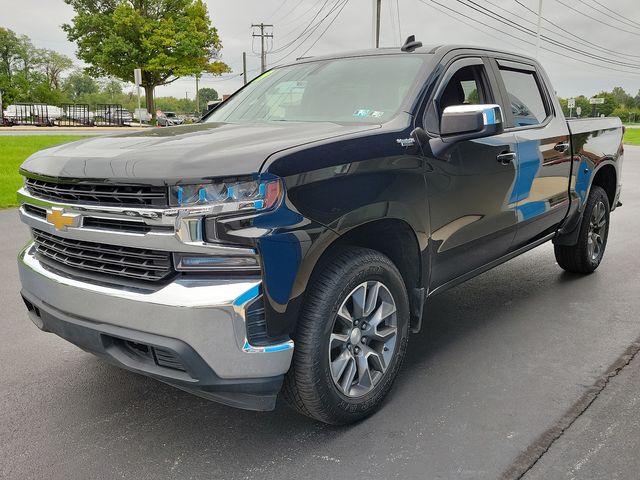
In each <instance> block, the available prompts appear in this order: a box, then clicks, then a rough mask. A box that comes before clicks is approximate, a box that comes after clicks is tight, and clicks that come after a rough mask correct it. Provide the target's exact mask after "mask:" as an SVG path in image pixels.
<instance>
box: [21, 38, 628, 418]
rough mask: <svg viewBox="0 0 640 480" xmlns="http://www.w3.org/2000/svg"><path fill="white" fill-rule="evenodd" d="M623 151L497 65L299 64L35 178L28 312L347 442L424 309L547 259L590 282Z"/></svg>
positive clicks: (139, 367)
mask: <svg viewBox="0 0 640 480" xmlns="http://www.w3.org/2000/svg"><path fill="white" fill-rule="evenodd" d="M622 134H623V128H622V125H621V123H620V120H619V119H617V118H597V119H583V120H568V121H567V120H566V119H565V118H564V116H563V114H562V110H561V109H560V105H559V104H558V101H557V99H556V97H555V95H554V89H553V87H552V86H551V84H550V82H549V80H548V78H547V76H546V74H545V72H544V70H543V69H542V68H541V67H540V65H539V64H538V63H537V62H536V61H535V60H533V59H531V58H528V57H525V56H521V55H518V54H514V53H507V52H501V51H494V50H488V49H483V48H476V47H466V46H435V47H426V46H422V45H421V44H420V43H419V42H415V41H409V42H408V43H406V44H405V45H404V46H403V47H402V48H397V49H395V48H394V49H377V50H371V51H360V52H353V53H345V54H341V55H333V56H325V57H321V58H304V59H299V60H298V61H296V62H295V63H293V64H290V65H286V66H282V67H277V68H273V69H272V70H269V71H267V72H266V73H264V74H263V75H261V76H259V77H257V78H256V79H255V80H253V81H252V82H250V83H249V84H248V85H246V86H245V87H244V88H242V89H241V90H239V91H238V92H236V93H235V94H234V95H233V96H232V97H231V98H229V99H228V100H227V101H225V102H223V103H222V104H221V105H219V106H218V107H217V108H215V109H214V110H213V111H212V112H211V113H209V114H208V116H207V117H206V118H204V119H203V120H202V122H200V123H198V124H195V125H189V126H180V127H170V128H165V129H148V130H146V131H140V132H128V133H124V134H119V135H115V136H109V137H100V138H94V139H88V140H83V141H80V142H75V143H71V144H67V145H63V146H58V147H54V148H50V149H47V150H43V151H41V152H38V153H36V154H35V155H33V156H32V157H30V158H29V159H28V160H27V161H26V162H25V163H24V164H23V165H22V167H21V173H22V175H24V177H25V181H24V186H23V188H21V189H20V191H19V192H18V196H19V199H20V202H21V207H20V215H21V218H22V220H23V221H24V222H25V223H26V224H27V225H28V226H29V227H30V228H31V232H32V236H33V239H32V242H30V243H29V244H28V245H27V246H26V247H25V249H24V250H23V251H22V252H21V253H20V256H19V267H20V275H21V280H22V286H23V288H22V296H23V297H24V301H25V304H26V306H27V309H28V311H29V314H30V317H31V319H32V320H33V322H34V323H35V324H36V325H37V326H38V327H39V328H41V329H42V330H44V331H48V332H53V333H55V334H57V335H59V336H61V337H63V338H65V339H67V340H69V341H70V342H72V343H74V344H76V345H78V346H79V347H81V348H83V349H85V350H87V351H89V352H92V353H94V354H97V355H100V356H102V357H104V358H105V359H106V360H108V361H110V362H113V363H115V364H117V365H119V366H121V367H124V368H127V369H129V370H132V371H135V372H139V373H142V374H145V375H149V376H151V377H154V378H156V379H158V380H161V381H163V382H166V383H169V384H171V385H174V386H176V387H178V388H181V389H183V390H186V391H189V392H192V393H195V394H197V395H200V396H203V397H206V398H210V399H213V400H216V401H219V402H223V403H226V404H228V405H233V406H237V407H241V408H248V409H254V410H269V409H272V408H274V405H275V402H276V398H277V396H278V395H279V394H282V396H283V397H285V398H286V399H287V400H288V401H289V402H290V404H291V405H293V407H294V408H296V409H297V410H298V411H299V412H301V413H303V414H306V415H309V416H311V417H313V418H316V419H318V420H321V421H324V422H328V423H334V424H341V423H349V422H353V421H356V420H359V419H361V418H364V417H365V416H367V415H370V414H371V413H373V412H374V411H375V410H376V409H378V408H379V407H380V405H381V403H382V401H383V399H384V397H385V395H386V394H387V393H388V392H389V390H390V388H391V386H392V383H393V381H394V378H395V377H396V374H397V373H398V370H399V368H400V366H401V364H402V361H403V357H404V356H405V352H406V349H407V345H408V341H409V336H410V335H409V334H410V332H417V331H418V330H420V328H421V325H422V318H423V317H424V316H428V315H429V304H430V302H429V299H430V298H431V297H432V296H433V295H437V294H438V293H440V292H443V291H444V290H446V289H448V288H451V287H453V286H455V285H457V284H459V283H461V282H463V281H465V280H467V279H469V278H471V277H473V276H475V275H478V274H480V273H482V272H484V271H486V270H488V269H490V268H492V267H494V266H496V265H498V264H500V263H502V262H504V261H506V260H509V259H511V258H513V257H515V256H516V255H519V254H521V253H523V252H526V251H527V250H529V249H531V248H534V247H536V246H538V245H540V244H542V243H544V242H547V241H553V243H554V248H555V255H556V259H557V262H558V264H559V266H560V267H561V268H563V269H565V270H568V271H571V272H579V273H584V274H588V273H591V272H593V271H594V270H595V269H596V268H597V267H598V265H599V263H600V262H601V260H602V257H603V254H604V251H605V247H606V244H607V234H608V227H609V214H610V212H611V211H612V210H613V209H615V208H616V207H617V206H619V205H620V202H619V196H620V175H621V164H622V158H623V146H622V143H621V140H622ZM521 275H522V276H523V277H524V276H526V275H527V272H526V271H523V272H522V273H521ZM510 281H514V282H517V281H518V279H517V278H513V279H510ZM413 348H419V346H418V345H415V346H414V347H413Z"/></svg>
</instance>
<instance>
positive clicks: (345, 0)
mask: <svg viewBox="0 0 640 480" xmlns="http://www.w3.org/2000/svg"><path fill="white" fill-rule="evenodd" d="M347 3H349V0H344V2H342V6H341V7H340V9H339V10H338V13H336V14H335V16H334V17H333V18H332V19H331V21H330V22H329V24H328V25H327V27H326V28H325V29H324V30H323V31H322V33H321V34H320V36H319V37H318V38H316V39H315V41H314V42H313V43H312V44H311V46H310V47H309V48H307V49H306V50H305V51H304V53H303V54H302V55H300V56H301V57H304V56H305V55H306V54H307V52H309V50H311V49H312V48H313V47H314V45H315V44H316V43H318V40H320V39H321V38H322V37H323V35H324V34H325V33H326V32H327V30H329V27H331V25H333V22H335V21H336V19H337V18H338V17H339V16H340V13H342V10H344V7H346V6H347Z"/></svg>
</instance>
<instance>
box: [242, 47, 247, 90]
mask: <svg viewBox="0 0 640 480" xmlns="http://www.w3.org/2000/svg"><path fill="white" fill-rule="evenodd" d="M242 78H243V79H244V84H245V85H246V84H247V52H242Z"/></svg>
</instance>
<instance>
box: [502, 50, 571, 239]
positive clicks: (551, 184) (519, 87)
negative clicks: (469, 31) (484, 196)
mask: <svg viewBox="0 0 640 480" xmlns="http://www.w3.org/2000/svg"><path fill="white" fill-rule="evenodd" d="M491 63H492V65H493V68H494V71H495V74H496V77H497V78H498V81H499V83H500V89H501V92H502V104H503V111H504V115H505V118H506V122H507V124H506V127H507V128H506V129H505V131H506V132H510V133H513V134H515V136H516V139H517V142H518V155H517V159H516V172H517V173H516V180H515V184H514V188H513V190H512V193H511V198H510V203H511V204H516V205H517V207H516V212H517V231H516V237H515V240H514V244H513V249H517V248H519V247H521V246H524V245H526V244H527V243H530V242H532V241H535V240H537V239H538V238H541V237H543V236H545V235H547V234H549V233H551V232H553V231H554V230H555V229H556V227H557V225H558V224H559V223H560V222H561V221H562V219H563V218H564V217H565V215H566V213H567V210H568V207H569V178H570V173H571V148H570V144H569V129H568V127H567V124H566V122H565V120H564V117H563V116H562V115H560V116H559V117H558V116H557V113H558V110H557V109H558V105H557V102H554V101H553V97H552V93H553V92H549V91H548V89H547V88H546V85H548V84H549V83H548V81H547V80H546V78H545V77H544V73H543V72H542V71H540V69H539V68H538V67H537V66H536V64H535V63H533V62H531V63H527V62H526V61H523V62H520V61H517V62H516V61H513V60H512V59H505V58H496V59H495V60H492V62H491Z"/></svg>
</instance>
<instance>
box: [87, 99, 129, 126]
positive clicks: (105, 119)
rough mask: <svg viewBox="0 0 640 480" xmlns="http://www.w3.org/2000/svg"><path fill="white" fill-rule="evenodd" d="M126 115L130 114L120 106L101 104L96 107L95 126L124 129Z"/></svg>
mask: <svg viewBox="0 0 640 480" xmlns="http://www.w3.org/2000/svg"><path fill="white" fill-rule="evenodd" d="M125 113H127V114H129V112H127V111H126V110H124V109H123V108H122V105H120V104H117V103H99V104H98V105H96V113H95V117H94V122H95V125H96V127H122V126H124V125H125ZM130 115H131V114H129V116H130Z"/></svg>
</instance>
